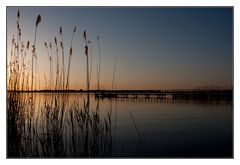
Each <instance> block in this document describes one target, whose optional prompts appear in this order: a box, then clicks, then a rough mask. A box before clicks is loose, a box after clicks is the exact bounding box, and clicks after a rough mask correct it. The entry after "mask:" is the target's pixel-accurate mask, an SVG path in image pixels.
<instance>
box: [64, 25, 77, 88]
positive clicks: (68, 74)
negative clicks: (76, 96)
mask: <svg viewBox="0 0 240 165" xmlns="http://www.w3.org/2000/svg"><path fill="white" fill-rule="evenodd" d="M75 32H76V27H75V28H74V30H73V34H72V40H71V45H70V52H69V59H68V72H67V82H66V90H68V89H69V81H70V66H71V57H72V42H73V36H74V34H75Z"/></svg>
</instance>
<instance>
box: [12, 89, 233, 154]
mask: <svg viewBox="0 0 240 165" xmlns="http://www.w3.org/2000/svg"><path fill="white" fill-rule="evenodd" d="M20 95H21V96H19V98H21V101H20V102H21V103H22V104H21V106H20V109H19V110H18V111H17V112H16V111H15V110H13V109H14V108H10V107H8V157H159V158H165V157H232V156H233V105H232V101H224V100H222V101H201V100H173V99H172V98H166V99H144V98H138V99H118V100H110V99H103V100H101V99H96V98H95V96H94V95H90V96H89V98H88V97H87V96H86V95H84V94H65V95H62V94H42V93H39V94H20ZM11 109H12V110H11Z"/></svg>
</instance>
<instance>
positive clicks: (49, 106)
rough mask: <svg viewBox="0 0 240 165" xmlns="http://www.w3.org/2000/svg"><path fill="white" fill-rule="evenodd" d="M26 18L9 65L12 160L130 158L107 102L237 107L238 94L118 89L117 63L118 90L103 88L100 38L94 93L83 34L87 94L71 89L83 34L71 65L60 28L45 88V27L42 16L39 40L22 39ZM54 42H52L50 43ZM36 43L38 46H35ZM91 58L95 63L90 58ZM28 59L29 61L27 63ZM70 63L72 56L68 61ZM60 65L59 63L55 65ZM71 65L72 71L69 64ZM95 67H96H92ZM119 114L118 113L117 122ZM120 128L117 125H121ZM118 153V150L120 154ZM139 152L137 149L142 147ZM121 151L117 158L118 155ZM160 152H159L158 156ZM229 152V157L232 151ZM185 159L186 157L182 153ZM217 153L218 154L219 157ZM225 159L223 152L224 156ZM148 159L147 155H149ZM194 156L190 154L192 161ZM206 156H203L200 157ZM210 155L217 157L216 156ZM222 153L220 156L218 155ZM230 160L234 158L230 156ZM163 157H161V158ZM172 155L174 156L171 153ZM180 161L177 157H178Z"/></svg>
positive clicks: (50, 48) (49, 51) (51, 51)
mask: <svg viewBox="0 0 240 165" xmlns="http://www.w3.org/2000/svg"><path fill="white" fill-rule="evenodd" d="M20 18H21V15H20V11H18V12H17V33H16V35H15V36H14V35H13V38H12V44H11V54H10V57H9V58H8V62H7V64H8V65H7V157H8V158H59V157H60V158H61V157H65V158H66V157H121V156H122V155H124V156H125V157H128V156H129V157H131V156H133V157H134V156H138V155H125V148H124V146H122V147H120V148H118V149H116V146H114V145H115V144H114V138H113V137H114V136H115V134H114V131H113V128H114V127H113V119H114V117H113V113H112V109H111V108H110V110H108V109H107V110H106V109H104V111H105V113H104V114H101V113H100V111H102V110H103V109H101V110H100V101H101V100H102V99H105V98H107V99H112V100H114V99H118V98H135V99H140V98H143V99H145V100H149V99H150V100H151V99H153V98H154V99H155V98H156V99H160V100H161V99H162V100H165V99H169V98H168V97H169V96H170V100H199V101H202V102H205V101H206V102H209V101H210V102H211V101H215V102H221V101H227V102H230V103H232V99H233V91H232V90H227V89H222V90H220V89H217V90H215V89H204V90H202V89H195V90H115V89H114V87H115V86H116V85H115V84H114V83H115V81H114V80H115V72H116V70H115V64H114V73H113V83H112V90H102V89H100V77H101V76H100V75H101V53H100V37H99V36H97V41H98V50H99V52H98V63H97V89H96V90H92V89H91V86H90V84H91V75H92V68H91V67H92V60H91V59H92V51H89V45H90V44H91V41H90V40H88V39H87V32H86V31H84V32H83V40H84V42H83V43H84V44H83V45H82V46H83V47H84V55H86V67H87V69H86V70H87V72H86V90H73V89H70V87H69V86H70V84H69V82H70V78H71V77H70V72H71V57H72V55H73V48H72V42H74V36H75V34H76V33H77V27H74V30H73V33H72V40H71V44H70V48H69V57H68V61H67V62H68V63H67V62H66V61H65V60H64V56H65V57H66V54H65V50H66V48H65V47H64V46H65V45H64V39H63V28H62V27H59V36H58V37H53V38H54V44H52V43H51V42H45V43H41V44H45V48H46V50H47V58H48V60H49V74H48V76H46V75H45V74H44V78H45V81H44V83H45V87H44V89H41V88H40V78H39V77H40V75H39V74H40V73H39V66H38V61H37V56H38V54H37V50H38V44H39V43H37V30H38V28H39V25H40V23H41V20H42V18H41V15H38V16H37V19H36V23H35V33H34V34H33V35H34V41H33V42H32V43H31V42H30V41H27V42H26V43H25V42H24V41H22V36H23V34H22V30H21V21H20V20H21V19H20ZM48 43H49V44H48ZM31 44H32V46H31ZM88 57H90V59H88ZM27 59H28V60H27ZM65 59H66V58H65ZM53 61H54V62H55V63H54V62H53ZM66 63H67V64H68V65H67V68H66V66H65V64H66ZM89 65H90V68H89ZM71 93H76V94H86V96H87V97H86V98H84V102H83V104H82V103H80V102H79V101H77V100H71V99H70V98H69V94H71ZM36 94H49V97H48V98H44V101H43V104H40V102H39V101H38V100H37V97H36V96H35V95H36ZM90 95H95V101H96V106H95V107H93V106H92V107H91V104H90V102H91V99H90ZM128 112H129V117H130V119H131V124H132V126H133V127H134V131H135V133H136V135H137V138H136V139H135V142H134V143H136V145H137V148H138V146H139V144H141V143H144V136H143V134H142V132H141V131H140V130H139V128H138V124H137V122H136V121H135V118H134V114H133V113H131V112H130V111H128ZM116 118H117V115H115V119H116ZM115 126H116V124H115ZM114 149H116V150H117V151H116V150H114ZM136 150H137V149H136ZM116 153H117V155H116ZM155 154H156V153H155ZM228 154H229V153H228ZM179 155H181V154H180V153H179ZM213 155H214V154H213ZM220 155H221V154H220ZM143 156H144V155H143ZM188 156H191V155H185V157H188ZM194 156H197V157H201V156H202V155H194ZM206 156H212V155H211V153H210V154H209V155H206ZM218 156H219V155H217V157H218ZM227 156H229V155H227ZM157 157H161V155H157ZM167 157H171V155H168V156H167ZM173 157H174V156H173Z"/></svg>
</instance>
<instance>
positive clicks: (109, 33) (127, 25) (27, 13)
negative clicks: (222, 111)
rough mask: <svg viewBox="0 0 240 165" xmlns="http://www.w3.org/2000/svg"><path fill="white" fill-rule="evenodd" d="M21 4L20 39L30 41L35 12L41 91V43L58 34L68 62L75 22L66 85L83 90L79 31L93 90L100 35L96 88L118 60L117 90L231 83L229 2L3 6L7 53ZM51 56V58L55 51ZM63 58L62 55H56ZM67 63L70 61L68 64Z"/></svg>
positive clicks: (107, 80) (44, 67)
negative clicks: (88, 51)
mask: <svg viewBox="0 0 240 165" xmlns="http://www.w3.org/2000/svg"><path fill="white" fill-rule="evenodd" d="M18 9H19V10H20V15H21V18H20V26H21V29H22V41H24V43H26V42H27V41H30V43H32V42H33V39H34V30H35V22H36V18H37V15H38V14H41V17H42V21H41V23H40V24H39V27H38V32H37V42H36V44H37V45H36V49H37V58H38V65H39V72H40V79H41V88H42V89H44V86H45V85H44V84H45V82H44V81H45V80H44V74H45V75H46V76H47V77H48V74H49V61H48V55H47V50H46V48H45V46H44V42H47V43H49V42H51V43H52V45H53V50H55V46H54V37H55V36H56V37H57V38H58V41H59V40H60V35H59V27H60V26H62V28H63V38H64V47H65V50H64V51H65V66H67V64H68V56H69V49H70V42H71V37H72V32H73V29H74V27H75V26H76V27H77V31H76V34H75V36H74V39H73V56H72V59H71V60H72V61H71V74H70V88H71V89H86V56H85V54H84V49H83V48H84V42H83V31H84V30H86V32H87V38H88V40H91V42H92V49H93V65H92V66H93V68H92V71H93V73H92V82H91V89H95V88H96V70H97V67H96V64H97V60H98V44H97V40H96V38H97V36H98V35H99V36H100V45H101V47H100V48H101V55H102V60H101V64H102V67H101V88H102V89H110V88H111V84H112V77H113V69H114V62H115V61H116V64H117V65H116V75H115V76H116V88H117V89H173V88H174V89H189V88H196V87H199V86H212V85H215V86H221V87H231V86H232V83H233V80H232V79H233V10H232V8H119V7H118V8H117V7H109V8H106V7H105V8H104V7H97V8H93V7H91V8H90V7H7V44H8V45H7V57H8V58H9V53H10V49H11V41H12V36H13V35H15V36H16V31H17V30H16V21H17V11H18ZM54 57H55V56H54ZM60 57H61V56H60ZM66 68H67V67H66Z"/></svg>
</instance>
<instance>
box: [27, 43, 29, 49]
mask: <svg viewBox="0 0 240 165" xmlns="http://www.w3.org/2000/svg"><path fill="white" fill-rule="evenodd" d="M27 49H29V41H28V42H27Z"/></svg>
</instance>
